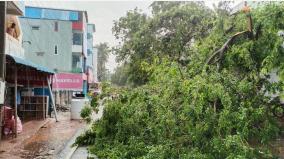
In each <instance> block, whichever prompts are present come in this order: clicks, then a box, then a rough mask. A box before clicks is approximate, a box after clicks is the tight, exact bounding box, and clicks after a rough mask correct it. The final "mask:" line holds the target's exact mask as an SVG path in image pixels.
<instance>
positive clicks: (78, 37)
mask: <svg viewBox="0 0 284 159" xmlns="http://www.w3.org/2000/svg"><path fill="white" fill-rule="evenodd" d="M82 42H83V35H82V33H73V45H82Z"/></svg>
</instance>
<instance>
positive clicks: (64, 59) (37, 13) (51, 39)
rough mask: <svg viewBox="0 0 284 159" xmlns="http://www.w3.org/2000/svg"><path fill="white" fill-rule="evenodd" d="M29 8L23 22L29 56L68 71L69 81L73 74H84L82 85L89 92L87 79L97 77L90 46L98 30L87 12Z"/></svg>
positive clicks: (31, 58)
mask: <svg viewBox="0 0 284 159" xmlns="http://www.w3.org/2000/svg"><path fill="white" fill-rule="evenodd" d="M25 10H26V11H25V15H24V16H23V17H21V18H20V23H21V26H22V30H23V40H24V41H26V42H27V43H25V44H24V48H25V51H26V56H27V57H28V58H29V59H30V60H31V61H33V62H35V63H40V64H42V65H44V66H46V67H48V68H50V69H52V70H54V71H55V72H56V73H57V74H59V75H60V74H61V73H68V74H69V78H70V79H71V80H69V81H72V74H74V75H76V76H77V75H78V74H82V80H83V85H82V87H81V88H83V91H84V92H85V93H86V90H87V83H88V82H87V80H88V79H90V78H94V77H93V74H90V76H88V75H89V74H88V68H89V67H90V68H93V65H92V64H93V63H92V62H90V59H89V58H91V57H92V50H90V51H88V48H91V45H92V41H93V36H92V33H93V32H94V31H95V30H94V25H93V24H88V15H87V12H86V11H79V10H65V9H52V8H40V7H28V6H26V8H25ZM89 26H90V27H89ZM88 32H89V33H90V35H89V34H88ZM88 35H89V36H88ZM89 41H91V42H90V43H89ZM59 75H58V77H60V76H59ZM55 77H56V75H55ZM62 77H63V76H62ZM77 77H78V76H77ZM65 81H66V80H65ZM58 89H59V90H60V89H64V88H58ZM68 89H70V88H68Z"/></svg>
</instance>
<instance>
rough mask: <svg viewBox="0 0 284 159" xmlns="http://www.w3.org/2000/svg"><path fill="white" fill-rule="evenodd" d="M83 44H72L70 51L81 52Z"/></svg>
mask: <svg viewBox="0 0 284 159" xmlns="http://www.w3.org/2000/svg"><path fill="white" fill-rule="evenodd" d="M82 51H83V46H82V45H72V52H82Z"/></svg>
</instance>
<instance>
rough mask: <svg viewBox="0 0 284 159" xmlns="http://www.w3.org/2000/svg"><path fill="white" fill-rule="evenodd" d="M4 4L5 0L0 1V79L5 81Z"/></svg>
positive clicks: (5, 3)
mask: <svg viewBox="0 0 284 159" xmlns="http://www.w3.org/2000/svg"><path fill="white" fill-rule="evenodd" d="M6 5H7V2H5V1H1V2H0V80H1V81H5V65H6V56H5V40H6V10H7V9H6V8H7V7H6Z"/></svg>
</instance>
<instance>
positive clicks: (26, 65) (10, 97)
mask: <svg viewBox="0 0 284 159" xmlns="http://www.w3.org/2000/svg"><path fill="white" fill-rule="evenodd" d="M53 74H54V73H53V71H51V70H49V69H48V68H45V67H42V66H39V65H36V64H34V63H32V62H30V61H27V60H25V59H23V58H19V57H16V56H12V55H6V89H5V97H4V99H5V100H4V106H3V107H2V109H1V113H2V117H3V118H2V120H1V123H2V127H1V132H2V134H4V135H6V136H8V135H13V136H17V134H18V133H20V132H21V131H22V123H24V122H27V121H30V120H45V119H46V118H47V117H48V113H49V109H48V108H49V104H50V99H49V98H50V96H48V95H44V93H43V94H42V93H41V92H39V91H36V88H42V89H41V90H45V89H48V88H49V89H50V87H49V84H50V79H51V78H52V75H53Z"/></svg>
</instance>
